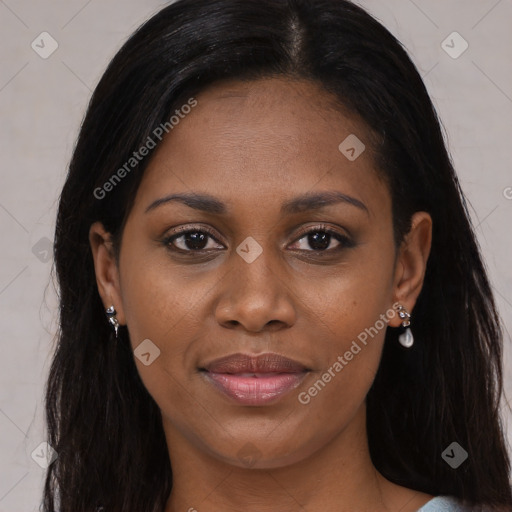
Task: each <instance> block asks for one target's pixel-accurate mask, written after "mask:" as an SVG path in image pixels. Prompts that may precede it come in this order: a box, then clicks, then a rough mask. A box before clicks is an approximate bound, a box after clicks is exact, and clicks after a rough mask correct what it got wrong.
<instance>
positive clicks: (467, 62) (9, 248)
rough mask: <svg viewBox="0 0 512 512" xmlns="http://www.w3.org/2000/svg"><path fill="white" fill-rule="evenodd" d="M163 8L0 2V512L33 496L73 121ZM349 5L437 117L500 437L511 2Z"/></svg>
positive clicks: (511, 202)
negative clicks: (483, 274) (497, 382)
mask: <svg viewBox="0 0 512 512" xmlns="http://www.w3.org/2000/svg"><path fill="white" fill-rule="evenodd" d="M166 3H167V2H163V1H157V0H145V1H144V0H122V1H121V0H108V1H101V0H89V1H87V0H66V1H64V0H47V1H45V0H38V1H36V0H0V31H1V34H2V39H3V41H2V43H3V44H2V45H1V46H0V114H1V119H2V124H1V137H0V155H1V164H0V165H1V187H0V229H1V237H2V242H1V247H2V251H1V256H0V257H1V265H0V311H1V318H0V328H1V330H0V332H1V333H2V336H1V349H2V357H1V358H0V382H1V390H0V434H1V435H0V512H7V511H9V512H17V511H24V512H29V511H36V510H38V508H39V504H40V500H41V494H42V485H43V479H44V470H43V469H42V468H41V467H40V466H39V465H38V464H37V463H36V462H35V461H34V460H33V458H32V457H31V454H32V453H33V451H34V450H35V449H36V448H37V447H38V446H39V445H40V444H41V443H43V442H45V439H46V437H45V428H44V422H43V420H44V409H43V401H42V398H43V388H44V384H45V378H46V374H47V372H48V368H49V363H50V359H51V353H52V348H53V345H52V343H53V336H54V334H55V331H56V313H57V301H56V294H55V291H54V288H53V286H52V285H50V284H49V283H50V269H51V265H52V259H51V241H52V240H53V230H54V219H55V213H56V204H57V199H58V196H59V193H60V189H61V187H62V185H63V182H64V177H65V174H66V166H67V164H68V162H69V159H70V157H71V153H72V149H73V145H74V142H75V138H76V136H77V133H78V129H79V126H80V122H81V120H82V117H83V114H84V111H85V107H86V105H87V102H88V100H89V97H90V95H91V92H92V90H93V89H94V87H95V85H96V83H97V82H98V80H99V78H100V76H101V74H102V72H103V71H104V69H105V67H106V65H107V64H108V62H109V60H110V59H111V58H112V56H113V55H114V53H115V52H116V51H117V50H118V49H119V48H120V46H121V45H122V43H123V42H124V41H125V40H126V38H127V37H128V35H129V34H130V33H131V32H132V31H133V30H134V29H136V28H137V26H138V25H139V24H140V23H141V22H143V21H144V20H145V19H147V18H148V17H149V16H150V15H151V14H153V13H154V12H156V11H157V10H159V9H160V8H161V7H163V6H164V5H165V4H166ZM359 3H360V4H361V5H362V6H363V7H366V8H367V9H368V10H369V11H370V12H372V13H373V14H374V15H375V16H376V17H377V18H378V19H379V20H380V21H381V22H382V23H383V24H384V25H385V26H386V27H387V28H388V29H389V30H390V31H391V32H392V33H393V34H394V35H395V36H396V37H397V38H398V39H399V40H400V41H401V42H402V43H403V44H404V46H405V47H406V49H407V50H408V51H409V53H410V55H411V57H412V59H413V61H414V62H415V64H416V65H417V67H418V69H419V70H420V72H421V74H422V76H423V77H424V80H425V83H426V86H427V88H428V90H429V92H430V94H431V96H432V98H433V101H434V103H435V105H436V108H437V109H438V113H439V115H440V117H441V119H442V121H443V125H444V127H445V132H446V133H445V134H446V139H447V141H448V144H449V149H450V151H451V154H452V156H453V160H454V163H455V168H456V169H457V171H458V174H459V177H460V180H461V183H462V186H463V189H464V191H465V193H466V195H467V197H468V199H469V202H470V204H471V207H472V217H473V221H474V224H475V226H477V233H478V238H479V242H480V244H481V247H482V251H483V253H484V256H485V259H486V263H487V266H488V269H489V274H490V278H491V281H492V284H493V288H494V291H495V294H496V299H497V303H498V306H499V309H500V312H501V315H502V317H503V320H504V326H505V329H506V332H505V345H506V346H505V373H506V381H505V390H506V400H504V402H503V410H504V420H505V427H506V428H507V432H508V438H509V440H512V427H509V426H508V425H509V423H510V418H511V415H510V411H509V410H508V408H507V407H505V406H508V400H509V399H510V398H511V397H512V394H511V392H512V389H511V388H512V354H511V350H510V335H509V334H508V332H510V330H511V327H512V270H511V266H510V262H511V258H510V254H511V250H512V242H511V236H510V233H511V229H510V226H511V224H512V173H511V172H510V162H511V161H512V158H511V157H512V149H511V142H512V141H511V137H510V136H511V132H512V130H511V128H512V127H511V124H512V32H511V31H510V26H511V22H512V0H471V1H469V0H464V1H462V0H429V1H420V0H414V1H413V0H380V1H377V0H365V1H360V2H359ZM454 31H455V32H458V33H459V34H460V36H461V37H459V36H457V35H453V32H454ZM42 32H47V33H49V34H50V35H51V37H52V38H53V39H54V40H55V41H56V44H58V48H57V50H56V51H55V52H54V53H53V54H51V55H50V56H49V57H48V58H46V59H43V58H42V57H41V56H40V53H41V52H43V53H44V51H46V52H48V51H49V50H50V49H51V44H52V42H51V40H50V39H49V36H46V35H44V36H40V34H41V33H42ZM41 38H44V41H45V42H44V43H41ZM461 38H462V39H461ZM33 41H35V43H34V44H39V48H38V47H37V46H36V48H37V49H38V51H39V53H38V52H36V51H35V49H33V48H32V46H31V45H32V42H33ZM443 41H445V43H444V44H443ZM464 41H466V42H467V45H468V48H467V50H466V51H465V52H464V53H462V54H461V55H458V54H459V53H460V52H461V51H462V50H463V49H464V47H465V44H466V43H464ZM443 46H444V48H445V49H443ZM43 47H44V48H43ZM445 50H446V51H445ZM450 53H451V55H450ZM454 57H456V58H454ZM432 321H433V322H435V321H436V319H435V318H433V319H432ZM483 435H485V433H483ZM470 456H471V455H470Z"/></svg>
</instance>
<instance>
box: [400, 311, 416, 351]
mask: <svg viewBox="0 0 512 512" xmlns="http://www.w3.org/2000/svg"><path fill="white" fill-rule="evenodd" d="M397 310H398V316H399V317H400V318H401V319H402V327H405V331H404V332H403V333H402V334H400V336H398V341H399V342H400V345H402V347H405V348H410V347H412V345H413V343H414V336H413V335H412V331H411V329H410V328H409V326H410V325H411V315H410V314H409V313H408V312H407V310H406V309H405V308H404V307H403V306H402V305H401V304H399V305H398V307H397Z"/></svg>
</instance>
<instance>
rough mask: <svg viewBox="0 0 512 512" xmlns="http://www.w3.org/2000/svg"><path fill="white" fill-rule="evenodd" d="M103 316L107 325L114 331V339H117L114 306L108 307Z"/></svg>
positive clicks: (117, 327)
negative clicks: (106, 320)
mask: <svg viewBox="0 0 512 512" xmlns="http://www.w3.org/2000/svg"><path fill="white" fill-rule="evenodd" d="M105 314H106V315H107V319H108V322H109V324H110V325H111V326H112V327H114V330H115V331H116V338H117V331H118V329H119V322H118V321H117V318H116V315H117V311H116V310H115V308H114V306H110V307H109V308H107V309H106V310H105Z"/></svg>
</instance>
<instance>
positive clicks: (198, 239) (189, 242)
mask: <svg viewBox="0 0 512 512" xmlns="http://www.w3.org/2000/svg"><path fill="white" fill-rule="evenodd" d="M164 243H165V244H166V245H167V246H168V247H169V248H170V249H171V250H177V251H181V252H201V251H209V250H212V249H217V248H218V247H217V245H220V244H219V243H218V242H217V240H216V238H215V237H214V236H213V234H212V233H210V232H209V231H208V230H206V229H204V228H202V229H188V230H180V232H179V233H177V234H175V235H171V236H169V237H167V238H166V239H165V240H164ZM216 244H217V245H216ZM220 248H221V249H222V248H224V247H223V246H222V245H220Z"/></svg>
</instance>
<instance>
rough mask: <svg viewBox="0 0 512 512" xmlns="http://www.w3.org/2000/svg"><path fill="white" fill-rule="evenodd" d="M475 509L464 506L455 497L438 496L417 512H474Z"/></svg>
mask: <svg viewBox="0 0 512 512" xmlns="http://www.w3.org/2000/svg"><path fill="white" fill-rule="evenodd" d="M472 511H473V509H472V508H471V507H468V506H467V505H464V504H463V503H462V501H460V500H459V499H458V498H455V497H454V496H436V497H435V498H432V499H431V500H430V501H428V502H427V503H425V505H423V506H422V507H421V508H419V509H418V510H417V512H472Z"/></svg>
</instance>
